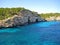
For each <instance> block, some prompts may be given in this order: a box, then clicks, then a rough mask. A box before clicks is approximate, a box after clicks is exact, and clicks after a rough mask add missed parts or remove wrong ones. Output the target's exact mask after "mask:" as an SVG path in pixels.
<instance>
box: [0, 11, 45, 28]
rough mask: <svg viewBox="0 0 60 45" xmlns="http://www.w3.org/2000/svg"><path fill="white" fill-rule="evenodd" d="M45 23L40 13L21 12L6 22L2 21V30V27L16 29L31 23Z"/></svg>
mask: <svg viewBox="0 0 60 45" xmlns="http://www.w3.org/2000/svg"><path fill="white" fill-rule="evenodd" d="M39 21H45V20H44V19H42V18H41V17H40V16H39V15H38V13H36V12H32V11H30V10H21V11H19V12H18V14H14V16H12V17H9V18H6V19H4V20H0V28H1V27H15V26H20V25H25V24H29V23H34V22H39Z"/></svg>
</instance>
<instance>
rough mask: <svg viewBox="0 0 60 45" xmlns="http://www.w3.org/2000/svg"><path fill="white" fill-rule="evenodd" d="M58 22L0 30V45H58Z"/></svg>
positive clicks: (59, 30)
mask: <svg viewBox="0 0 60 45" xmlns="http://www.w3.org/2000/svg"><path fill="white" fill-rule="evenodd" d="M59 27H60V22H40V23H35V24H30V25H25V26H20V27H15V28H6V29H0V45H60V28H59Z"/></svg>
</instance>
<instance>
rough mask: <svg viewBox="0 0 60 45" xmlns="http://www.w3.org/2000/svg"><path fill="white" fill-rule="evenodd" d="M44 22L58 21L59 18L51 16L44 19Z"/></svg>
mask: <svg viewBox="0 0 60 45" xmlns="http://www.w3.org/2000/svg"><path fill="white" fill-rule="evenodd" d="M45 20H47V21H60V16H57V17H55V16H51V17H49V18H46V19H45Z"/></svg>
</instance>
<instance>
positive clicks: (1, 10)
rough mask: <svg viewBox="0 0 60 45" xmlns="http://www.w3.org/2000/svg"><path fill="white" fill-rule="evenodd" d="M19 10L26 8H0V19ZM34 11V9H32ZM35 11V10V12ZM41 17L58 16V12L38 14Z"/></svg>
mask: <svg viewBox="0 0 60 45" xmlns="http://www.w3.org/2000/svg"><path fill="white" fill-rule="evenodd" d="M21 10H27V9H25V8H19V7H18V8H0V20H3V19H6V18H8V17H12V16H14V15H16V14H18V12H19V11H21ZM32 13H34V11H32ZM35 13H36V12H35ZM39 16H41V17H42V18H49V17H51V16H55V17H57V16H60V13H46V14H39Z"/></svg>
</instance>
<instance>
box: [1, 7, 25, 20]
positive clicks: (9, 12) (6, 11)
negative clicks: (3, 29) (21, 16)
mask: <svg viewBox="0 0 60 45" xmlns="http://www.w3.org/2000/svg"><path fill="white" fill-rule="evenodd" d="M23 9H25V8H0V20H3V19H6V18H8V17H11V16H13V15H15V14H18V12H19V11H21V10H23Z"/></svg>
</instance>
